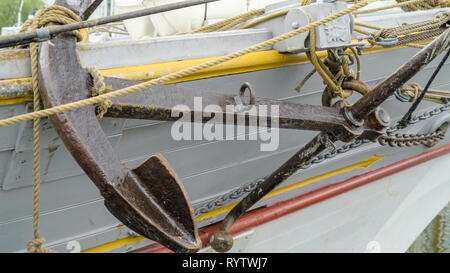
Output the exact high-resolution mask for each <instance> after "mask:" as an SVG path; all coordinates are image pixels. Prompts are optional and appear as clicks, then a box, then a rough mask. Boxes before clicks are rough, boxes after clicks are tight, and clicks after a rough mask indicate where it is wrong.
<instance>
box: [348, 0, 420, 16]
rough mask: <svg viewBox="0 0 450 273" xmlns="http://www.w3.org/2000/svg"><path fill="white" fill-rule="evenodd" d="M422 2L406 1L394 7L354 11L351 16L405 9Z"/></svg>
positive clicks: (416, 0)
mask: <svg viewBox="0 0 450 273" xmlns="http://www.w3.org/2000/svg"><path fill="white" fill-rule="evenodd" d="M423 1H424V0H408V1H403V2H401V3H397V4H394V5H389V6H384V7H379V8H373V9H365V10H360V11H356V12H353V14H355V15H357V14H365V13H373V12H377V11H382V10H387V9H394V8H401V7H405V6H411V5H414V4H418V3H421V2H423Z"/></svg>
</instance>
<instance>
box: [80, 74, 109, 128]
mask: <svg viewBox="0 0 450 273" xmlns="http://www.w3.org/2000/svg"><path fill="white" fill-rule="evenodd" d="M86 70H87V72H88V73H89V74H90V76H91V78H92V81H93V82H92V96H93V97H96V96H100V95H103V94H106V93H108V92H110V91H111V90H112V88H111V87H109V86H108V87H107V86H106V84H105V78H104V77H103V75H102V74H100V72H99V71H98V69H97V68H95V67H87V68H86ZM111 106H112V101H111V100H108V99H107V100H104V101H102V102H99V103H97V109H96V110H97V118H98V119H102V118H103V116H104V115H105V114H106V112H108V109H109V108H110V107H111Z"/></svg>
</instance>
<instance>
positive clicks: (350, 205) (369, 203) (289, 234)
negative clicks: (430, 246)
mask: <svg viewBox="0 0 450 273" xmlns="http://www.w3.org/2000/svg"><path fill="white" fill-rule="evenodd" d="M448 166H450V155H447V156H443V157H440V158H437V159H434V160H432V161H429V162H427V163H424V164H421V165H419V166H417V167H414V168H411V169H408V170H405V171H403V172H400V173H397V174H394V175H392V176H389V177H386V178H383V179H380V180H378V181H375V182H373V183H370V184H368V185H365V186H363V187H360V188H357V189H354V190H352V191H349V192H347V193H344V194H341V195H338V196H336V197H333V198H331V199H328V200H326V201H323V202H320V203H318V204H315V205H312V206H310V207H307V208H305V209H302V210H299V211H297V212H295V213H292V214H289V215H287V216H284V217H282V218H279V219H277V220H274V221H271V222H268V223H266V224H263V225H261V226H258V227H255V228H252V229H249V230H247V231H245V232H243V233H241V234H239V235H237V236H236V241H235V242H236V245H235V246H234V247H233V249H232V250H231V252H401V253H403V252H405V251H406V250H407V249H408V248H409V247H410V246H411V244H412V243H413V242H414V241H415V239H416V238H417V237H418V236H419V234H420V233H421V232H422V231H423V230H424V228H425V227H426V226H427V225H428V223H430V222H431V220H432V219H433V218H434V216H435V215H437V214H438V213H439V211H440V210H441V209H442V208H443V207H444V206H445V205H446V204H447V203H448V202H449V197H450V178H449V177H448V176H444V175H442V173H443V172H444V171H445V170H446V169H448ZM202 251H203V252H212V250H211V248H209V247H208V248H205V249H203V250H202Z"/></svg>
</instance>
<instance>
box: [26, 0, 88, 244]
mask: <svg viewBox="0 0 450 273" xmlns="http://www.w3.org/2000/svg"><path fill="white" fill-rule="evenodd" d="M78 21H81V18H80V17H79V16H78V15H76V14H75V13H74V12H72V11H71V10H69V9H67V8H64V7H62V6H51V7H48V8H45V9H42V10H40V11H38V12H37V14H36V16H35V17H34V18H33V19H29V20H27V21H26V22H25V23H24V25H23V26H22V28H21V29H20V32H25V31H27V30H28V28H30V27H31V29H32V30H36V29H38V28H41V27H44V26H46V25H47V24H50V23H56V24H70V23H74V22H78ZM70 34H72V35H74V36H76V37H77V39H78V40H82V39H83V36H82V35H81V33H80V32H79V31H72V32H70ZM30 58H31V82H32V86H33V108H34V112H38V111H40V110H41V98H40V94H39V78H38V72H39V71H38V70H39V68H38V64H39V44H38V43H31V44H30ZM33 180H34V183H33V233H34V239H33V240H31V241H30V242H29V243H28V252H31V253H53V252H55V251H54V250H51V249H47V248H44V247H43V244H44V243H45V239H44V238H43V237H41V232H40V222H39V210H40V192H41V120H40V118H39V117H36V118H34V119H33Z"/></svg>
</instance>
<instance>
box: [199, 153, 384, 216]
mask: <svg viewBox="0 0 450 273" xmlns="http://www.w3.org/2000/svg"><path fill="white" fill-rule="evenodd" d="M383 158H385V157H384V156H377V155H373V156H371V157H369V158H367V159H366V160H364V161H361V162H358V163H356V164H353V165H350V166H347V167H343V168H340V169H337V170H334V171H331V172H327V173H324V174H321V175H318V176H315V177H311V178H309V179H306V180H303V181H300V182H297V183H295V184H292V185H289V186H286V187H282V188H278V189H275V190H273V191H272V192H270V193H269V194H268V195H266V196H264V198H263V199H268V198H271V197H274V196H277V195H280V194H283V193H286V192H289V191H292V190H295V189H298V188H301V187H304V186H306V185H309V184H312V183H315V182H318V181H321V180H324V179H327V178H331V177H334V176H337V175H339V174H343V173H347V172H350V171H352V170H355V169H359V168H368V167H370V166H372V165H373V164H375V163H376V162H378V161H379V160H381V159H383ZM236 205H237V203H234V204H230V205H228V206H225V207H222V208H219V209H216V210H213V211H210V212H208V213H205V214H202V215H200V216H199V217H197V219H196V220H197V221H202V220H205V219H208V218H212V217H214V216H217V215H219V214H222V213H225V212H229V211H231V209H232V208H233V207H234V206H236Z"/></svg>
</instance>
